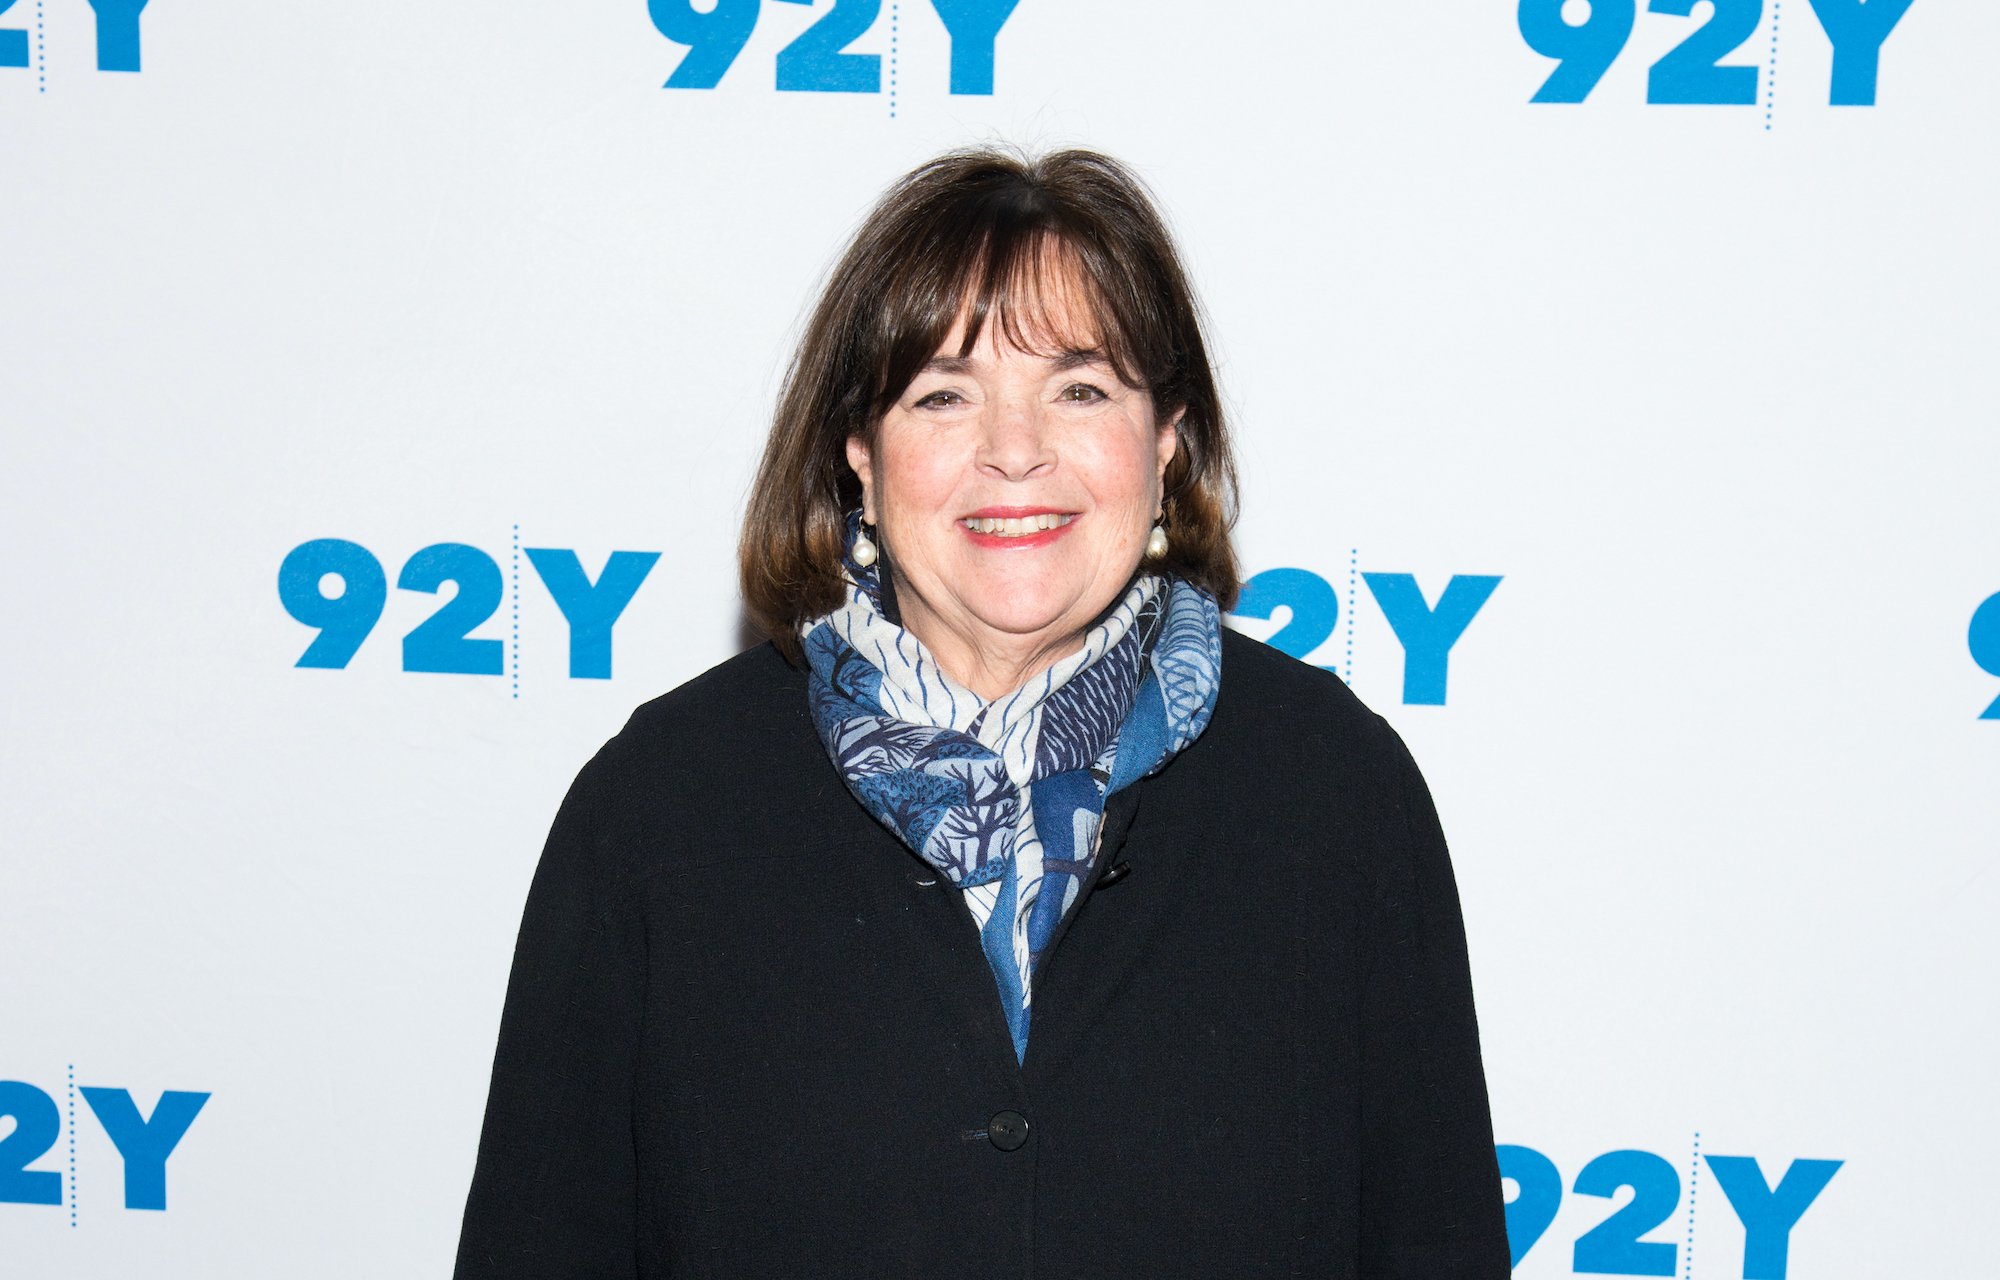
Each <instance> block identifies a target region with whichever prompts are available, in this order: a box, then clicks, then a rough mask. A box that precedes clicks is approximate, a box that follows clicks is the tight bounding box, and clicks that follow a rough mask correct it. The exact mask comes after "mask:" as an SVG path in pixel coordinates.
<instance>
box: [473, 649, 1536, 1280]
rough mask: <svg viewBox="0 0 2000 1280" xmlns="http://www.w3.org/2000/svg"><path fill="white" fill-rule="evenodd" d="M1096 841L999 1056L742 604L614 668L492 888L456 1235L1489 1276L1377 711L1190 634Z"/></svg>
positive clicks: (1428, 935) (1015, 1267)
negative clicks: (1165, 737)
mask: <svg viewBox="0 0 2000 1280" xmlns="http://www.w3.org/2000/svg"><path fill="white" fill-rule="evenodd" d="M1096 867H1097V872H1096V874H1097V877H1098V878H1097V881H1096V883H1095V884H1094V885H1093V886H1092V887H1089V888H1086V889H1085V890H1084V891H1083V892H1082V893H1081V894H1080V895H1079V897H1078V899H1077V901H1076V903H1074V904H1073V905H1072V906H1071V908H1070V912H1069V915H1068V917H1067V918H1066V920H1065V922H1064V924H1063V925H1062V926H1061V927H1060V929H1059V931H1058V933H1057V935H1056V941H1055V943H1054V944H1053V945H1052V949H1051V950H1050V951H1049V952H1048V954H1047V956H1046V958H1045V960H1044V961H1043V963H1042V966H1041V967H1040V968H1039V969H1038V971H1037V973H1036V975H1035V991H1034V1022H1033V1026H1032V1029H1031V1032H1030V1035H1029V1040H1028V1050H1027V1061H1026V1063H1025V1064H1022V1065H1017V1064H1016V1062H1015V1059H1014V1049H1013V1044H1012V1042H1011V1041H1010V1040H1009V1039H1008V1035H1007V1025H1006V1020H1005V1018H1004V1017H1003V1016H1002V1013H1001V1009H1000V1001H999V996H998V994H997V993H996V991H995V990H994V985H993V976H992V973H991V972H990V971H989V970H988V968H987V966H986V960H985V958H984V957H983V956H982V955H981V953H980V950H979V939H978V935H977V933H976V931H975V930H974V927H973V924H972V918H971V916H970V914H969V913H968V912H967V909H966V907H965V904H964V902H963V900H962V894H961V892H960V891H959V890H958V889H956V888H954V887H953V886H952V885H951V884H950V883H949V882H948V881H943V880H941V879H940V878H939V877H938V876H937V875H936V873H935V872H933V871H932V870H931V869H930V868H929V867H928V866H926V865H925V864H924V863H923V862H922V861H920V860H919V859H918V858H917V857H916V855H914V854H912V853H911V852H910V851H909V850H908V849H907V848H906V847H904V845H903V844H901V843H900V842H899V841H898V840H897V839H896V838H895V837H894V836H892V835H890V834H889V833H888V832H887V831H885V830H884V829H883V828H882V827H881V826H879V825H877V824H876V822H875V821H874V820H873V819H872V818H871V817H869V815H868V813H867V812H866V811H865V810H864V809H862V807H861V806H860V805H859V804H858V803H857V802H856V801H855V800H854V799H853V797H852V796H850V795H849V794H848V792H847V789H846V787H845V786H844V785H842V783H841V780H840V778H839V777H838V775H836V773H835V772H834V769H833V766H832V764H831V763H830V762H829V760H828V759H827V755H826V752H825V750H824V748H822V746H821V745H820V740H819V737H818V736H817V734H816V733H815V732H814V729H813V725H812V722H811V719H810V717H809V716H808V714H807V710H806V690H805V679H804V676H803V674H802V673H800V672H799V671H796V670H794V669H793V668H791V667H790V666H788V665H786V663H785V662H784V660H783V659H782V658H780V657H779V656H778V654H777V652H776V651H775V650H773V649H772V648H771V647H770V646H768V645H766V646H762V647H759V648H756V649H753V650H751V651H749V652H748V653H744V654H742V655H740V656H738V657H736V658H733V659H731V660H729V661H728V662H725V663H723V664H722V665H721V666H719V667H716V668H715V669H714V670H712V671H710V672H708V673H707V674H706V675H703V676H701V677H699V678H698V679H696V680H693V681H691V682H690V683H688V684H686V685H684V686H682V687H681V688H679V689H677V690H675V691H674V692H672V693H670V694H667V695H666V696H665V697H662V698H659V699H656V700H655V701H653V702H649V703H647V704H646V705H645V706H643V707H641V708H639V710H638V711H637V712H636V713H634V715H633V716H632V719H631V722H630V723H629V724H628V725H627V726H626V727H625V729H624V731H623V732H621V733H620V734H619V735H618V736H617V737H616V738H614V739H612V740H611V741H610V742H609V743H608V744H606V745H605V747H604V748H603V750H602V751H600V752H599V753H598V755H597V756H596V758H595V759H593V760H592V761H591V762H590V763H589V764H588V765H586V766H585V767H584V769H583V771H582V773H581V774H580V775H579V776H578V778H577V780H576V783H575V785H574V786H573V787H572V788H571V790H570V793H569V797H568V799H567V800H565V801H564V803H563V806H562V809H561V812H560V813H559V814H558V815H557V818H556V822H555V827H554V830H553V831H552V832H551V833H550V835H549V841H548V846H547V848H546V850H545V851H544V852H543V854H542V861H541V865H540V868H539V870H538V871H537V872H536V874H535V879H534V885H533V888H532V889H531V890H530V892H529V895H528V904H527V913H526V918H525V919H524V921H523V922H522V925H521V934H520V941H519V946H518V949H517V951H516V952H515V957H514V970H513V977H512V980H511V983H510V985H509V987H508V992H507V1001H506V1007H505V1012H504V1014H503V1016H502V1019H501V1024H500V1042H499V1050H498V1052H497V1054H496V1055H495V1057H494V1063H493V1085H492V1092H491V1094H490V1096H489V1100H488V1103H487V1111H486V1125H485V1132H484V1135H483V1137H482V1138H481V1140H480V1144H479V1160H478V1166H477V1168H476V1170H475V1172H474V1174H473V1179H472V1189H471V1195H470V1197H469V1199H468V1201H467V1203H466V1208H465V1222H464V1231H463V1234H462V1236H461V1238H460V1241H459V1253H458V1270H457V1275H458V1276H459V1277H461V1280H486V1278H488V1277H523V1278H525V1277H535V1280H554V1278H557V1277H572V1276H593V1277H597V1276H602V1277H614V1276H615V1277H641V1276H643V1277H669V1276H671V1277H682V1276H690V1277H693V1276H699V1277H716V1278H730V1277H786V1278H788V1280H791V1278H801V1280H803V1278H820V1277H844V1276H853V1277H867V1278H868V1280H881V1278H882V1277H894V1276H908V1277H923V1280H939V1278H941V1277H951V1278H952V1280H975V1278H979V1277H996V1278H997V1277H1008V1278H1009V1280H1020V1278H1022V1277H1093V1278H1096V1277H1149V1278H1150V1277H1208V1276H1215V1277H1222V1276H1227V1277H1239V1276H1312V1277H1370V1278H1374V1277H1409V1278H1410V1280H1456V1278H1460V1277H1464V1278H1467V1280H1484V1278H1486V1277H1493V1278H1494V1280H1500V1278H1502V1277H1505V1276H1507V1275H1508V1272H1509V1267H1508V1255H1507V1244H1506V1236H1505V1229H1504V1225H1503V1211H1502V1201H1501V1191H1500V1176H1499V1171H1498V1169H1497V1167H1496V1164H1495V1160H1494V1152H1493V1136H1492V1126H1491V1122H1490V1120H1489V1119H1488V1114H1487V1103H1486V1087H1485V1081H1484V1079H1483V1077H1482V1075H1481V1071H1480V1062H1479V1042H1478V1031H1477V1028H1476V1026H1475V1025H1474V1021H1473V1007H1472V991H1471V986H1470V982H1469V979H1468V977H1467V970H1466V955H1465V938H1464V931H1463V927H1462V925H1461V923H1460V917H1459V908H1458V898H1457V891H1456V889H1455V887H1454V885H1453V881H1452V874H1451V866H1450V862H1449V859H1448V857H1447V855H1446V852H1445V842H1444V836H1443V834H1442V833H1441V832H1440V830H1439V828H1438V823H1437V817H1436V812H1435V810H1434V809H1433V808H1432V805H1431V800H1430V796H1429V793H1428V792H1427V791H1426V790H1425V788H1424V783H1423V780H1422V778H1421V777H1420V776H1419V775H1418V773H1417V769H1416V766H1415V764H1413V763H1412V762H1411V759H1410V756H1409V754H1408V752H1407V751H1406V750H1405V749H1404V747H1403V744H1402V742H1401V741H1400V740H1399V739H1398V738H1397V737H1396V735H1395V733H1394V731H1392V730H1391V729H1390V728H1389V727H1388V725H1387V724H1386V723H1385V722H1384V721H1383V720H1381V719H1380V718H1379V717H1377V716H1375V715H1374V714H1372V713H1371V712H1369V711H1368V710H1367V709H1366V708H1364V707H1363V706H1362V705H1361V703H1360V702H1359V701H1358V700H1356V698H1355V697H1354V696H1353V694H1351V693H1349V692H1348V689H1347V687H1346V686H1345V685H1344V684H1342V683H1341V682H1340V680H1338V679H1337V678H1335V677H1334V676H1332V675H1329V674H1327V673H1325V672H1323V671H1319V670H1317V669H1315V668H1312V667H1309V666H1306V665H1305V664H1303V663H1300V662H1296V661H1294V660H1293V659H1291V658H1288V657H1285V656H1284V655H1282V654H1280V653H1278V652H1276V651H1275V650H1273V649H1270V648H1268V647H1266V646H1264V645H1262V644H1259V643H1257V642H1256V641H1253V640H1249V639H1246V638H1244V637H1242V636H1238V635H1235V634H1233V633H1231V634H1228V635H1226V637H1225V640H1224V645H1223V664H1222V689H1221V693H1220V696H1219V698H1218V700H1217V704H1216V708H1215V716H1214V719H1213V721H1212V722H1211V723H1210V725H1209V727H1208V731H1207V732H1206V733H1205V734H1204V735H1203V736H1202V737H1201V738H1200V739H1199V740H1198V741H1196V742H1195V743H1194V744H1193V745H1192V746H1190V747H1189V748H1188V749H1187V750H1186V751H1184V752H1182V753H1181V755H1180V756H1178V757H1177V758H1175V759H1174V760H1173V761H1172V762H1171V763H1170V764H1169V765H1168V766H1167V768H1166V769H1165V770H1163V771H1162V772H1161V773H1159V774H1158V775H1156V776H1154V777H1152V778H1149V779H1146V780H1144V781H1142V782H1139V783H1137V784H1135V785H1134V786H1132V787H1130V788H1128V789H1127V790H1125V791H1123V792H1120V793H1119V794H1118V795H1116V796H1114V797H1112V800H1111V803H1110V805H1109V806H1108V807H1107V810H1106V814H1105V828H1104V843H1103V848H1102V853H1101V854H1100V856H1099V858H1098V861H1097V864H1096Z"/></svg>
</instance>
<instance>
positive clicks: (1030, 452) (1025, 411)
mask: <svg viewBox="0 0 2000 1280" xmlns="http://www.w3.org/2000/svg"><path fill="white" fill-rule="evenodd" d="M983 425H984V428H985V439H984V440H983V441H982V442H981V445H980V450H979V467H980V469H981V470H983V471H985V472H987V473H988V474H990V475H992V476H994V478H996V479H1004V480H1028V479H1032V478H1033V477H1035V476H1037V475H1040V474H1042V473H1044V472H1046V471H1048V470H1050V469H1052V468H1053V467H1054V466H1055V463H1056V455H1055V448H1054V443H1055V442H1054V437H1053V434H1052V433H1051V432H1050V430H1049V427H1050V424H1049V422H1048V419H1047V417H1046V416H1045V415H1044V414H1043V412H1042V409H1041V406H1040V405H1038V404H1035V403H1034V402H1032V401H1021V400H1003V401H997V402H995V403H994V404H992V405H991V406H990V407H989V411H988V413H987V414H986V415H985V421H984V424H983Z"/></svg>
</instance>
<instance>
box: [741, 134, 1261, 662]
mask: <svg viewBox="0 0 2000 1280" xmlns="http://www.w3.org/2000/svg"><path fill="white" fill-rule="evenodd" d="M1054 270H1062V271H1073V272H1074V273H1075V277H1076V278H1077V279H1078V280H1080V281H1081V282H1082V284H1083V286H1084V293H1085V296H1086V299H1087V306H1088V312H1089V316H1090V319H1091V320H1092V322H1093V323H1094V326H1095V329H1096V339H1097V342H1098V345H1100V346H1101V347H1102V348H1103V349H1104V351H1105V353H1106V355H1107V356H1108V357H1109V359H1110V361H1111V363H1112V365H1113V366H1114V368H1115V369H1116V371H1117V373H1118V376H1119V377H1120V378H1122V379H1124V381H1125V382H1126V383H1127V385H1130V386H1133V387H1143V388H1144V389H1145V390H1146V391H1147V393H1148V394H1150V395H1151V397H1152V399H1153V407H1154V411H1155V413H1156V414H1157V415H1158V419H1159V420H1160V421H1166V420H1167V419H1169V418H1171V417H1172V416H1173V415H1174V414H1175V413H1180V414H1181V420H1180V425H1179V434H1180V440H1179V444H1178V446H1177V448H1176V449H1175V451H1174V456H1173V460H1172V461H1171V462H1169V463H1168V465H1167V472H1166V477H1165V485H1164V495H1165V501H1164V508H1165V512H1166V525H1167V530H1168V533H1169V536H1170V539H1171V547H1170V549H1169V550H1168V552H1167V555H1166V557H1165V559H1164V561H1159V562H1154V563H1155V564H1157V565H1158V567H1160V568H1162V569H1164V570H1165V571H1167V572H1170V573H1173V574H1175V575H1178V576H1179V577H1182V578H1185V579H1187V580H1188V581H1190V582H1193V583H1195V584H1196V585H1198V586H1200V587H1202V588H1204V589H1205V590H1207V591H1209V592H1210V593H1212V594H1213V595H1214V596H1215V597H1216V599H1218V600H1219V601H1221V603H1222V605H1223V607H1224V608H1225V609H1226V608H1228V607H1229V606H1230V605H1231V604H1233V603H1234V602H1235V600H1236V592H1237V586H1238V583H1237V577H1236V556H1235V553H1234V552H1233V551H1232V550H1231V549H1230V545H1229V530H1230V526H1231V525H1232V524H1234V523H1235V518H1236V465H1235V460H1234V459H1233V458H1232V456H1231V454H1230V450H1229V437H1228V433H1227V431H1226V429H1225V427H1224V425H1223V418H1222V402H1221V398H1220V397H1219V395H1218V394H1217V392H1216V387H1215V375H1214V372H1213V371H1212V370H1211V369H1210V367H1209V362H1208V347H1207V344H1206V343H1205V342H1204V341H1203V339H1202V323H1201V316H1200V311H1199V307H1198V305H1197V304H1196V302H1195V299H1194V294H1193V292H1192V291H1191V290H1190V289H1189V287H1188V282H1187V275H1186V272H1185V271H1184V270H1183V269H1182V267H1181V263H1180V258H1179V255H1178V254H1176V253H1175V251H1174V246H1173V241H1172V238H1171V237H1170V236H1169V235H1168V234H1167V229H1166V226H1165V225H1164V224H1163V223H1162V222H1161V220H1160V215H1159V213H1158V212H1157V211H1156V210H1155V209H1154V207H1153V204H1152V201H1151V200H1150V199H1149V198H1148V197H1147V193H1146V189H1145V186H1144V184H1142V183H1141V182H1140V181H1139V179H1138V177H1137V176H1136V175H1134V174H1133V173H1132V172H1131V171H1130V170H1128V169H1126V168H1125V167H1124V166H1123V165H1121V164H1119V163H1118V162H1117V161H1115V160H1113V159H1111V158H1110V157H1108V156H1103V155H1099V154H1097V153H1096V152H1092V151H1058V152H1055V153H1053V154H1051V155H1047V156H1043V157H1041V158H1040V159H1034V158H1031V157H1029V156H1026V155H1023V154H1019V153H1015V152H1011V151H1006V150H998V149H993V148H979V149H975V150H967V151H956V152H952V153H950V154H947V155H943V156H939V157H938V158H937V159H935V160H932V161H930V162H928V163H926V164H924V165H921V166H919V167H918V168H917V169H915V170H913V171H912V172H911V173H909V174H907V175H906V176H904V177H903V178H902V179H901V180H900V181H898V182H897V183H896V184H895V185H894V186H892V187H890V188H889V190H888V191H887V192H886V193H884V195H883V196H882V198H881V200H880V201H878V202H877V203H876V205H875V208H874V209H873V210H872V211H871V212H870V213H869V215H868V217H867V218H866V220H864V221H863V222H862V224H861V227H860V229H859V230H858V231H856V232H855V235H854V239H853V240H852V241H851V242H850V243H849V245H848V247H847V251H846V252H845V253H843V254H842V255H841V257H840V260H839V262H837V263H836V264H835V265H834V268H833V271H832V273H831V274H830V275H829V276H828V278H827V282H826V286H825V288H824V289H823V290H822V291H821V293H820V296H819V301H818V303H817V305H815V306H814V308H813V312H812V318H811V319H810V320H809V321H808V322H807V324H806V331H805V336H804V338H803V339H802V340H801V341H800V343H799V347H798V351H797V352H796V353H795V354H794V355H793V357H792V363H791V367H790V368H789V369H788V370H787V372H786V374H785V381H784V387H783V389H782V391H780V393H779V396H778V407H777V412H776V414H775V416H774V418H773V420H772V423H771V435H770V438H769V440H767V441H766V442H765V445H764V460H763V462H762V463H761V464H760V465H759V467H758V470H757V479H756V481H755V483H754V484H753V486H752V488H751V492H750V502H749V509H748V510H747V511H746V513H745V515H744V519H743V536H742V540H741V542H740V543H739V546H738V553H737V554H738V562H739V569H740V572H741V574H742V583H743V600H744V604H745V606H746V607H747V609H748V611H749V614H750V617H751V619H752V620H753V621H754V622H755V623H756V624H757V625H758V626H759V627H760V628H762V629H763V631H764V632H765V633H766V634H767V635H769V636H770V637H771V639H772V641H773V642H774V643H775V644H776V645H777V646H778V648H779V649H780V650H781V651H782V652H783V653H784V654H785V655H786V656H787V657H788V658H790V659H792V660H793V661H795V662H796V661H797V660H798V658H799V655H800V644H799V638H798V627H799V626H800V624H802V623H803V622H805V621H806V620H807V619H810V618H813V617H817V616H818V615H820V614H823V613H827V612H829V611H831V610H832V609H834V608H836V607H837V606H838V605H839V604H840V602H841V600H842V599H843V598H844V587H843V586H842V580H841V554H842V551H843V549H844V545H845V536H846V529H845V513H846V512H848V511H850V510H852V509H853V508H855V507H857V506H858V505H860V501H861V484H860V480H859V479H858V478H857V477H856V476H855V474H854V472H853V470H852V469H851V468H850V467H849V466H848V465H847V455H846V443H847V439H848V437H849V436H856V435H858V436H862V437H863V438H865V439H872V436H873V433H874V430H875V427H876V425H877V424H878V423H879V422H880V421H881V420H882V416H883V414H885V413H886V412H887V411H888V410H889V408H890V407H891V406H893V405H894V404H895V402H896V399H897V397H899V396H901V395H902V394H903V392H904V391H905V390H907V389H908V388H909V385H910V382H911V381H912V380H913V379H914V378H915V377H916V375H917V373H918V371H919V370H920V369H921V368H922V367H923V365H924V364H925V362H926V361H928V360H929V359H930V358H931V357H932V356H934V355H936V354H937V351H938V347H939V345H940V344H941V343H942V342H943V341H944V339H945V338H946V336H947V335H949V334H950V332H951V328H952V325H953V324H954V323H955V322H956V321H957V319H958V317H959V315H960V314H961V313H963V314H965V316H966V329H965V341H964V344H963V346H962V348H961V350H960V351H959V355H961V356H964V355H968V354H970V353H971V351H972V348H973V346H974V344H975V343H976V342H977V340H978V337H979V332H980V328H981V326H982V325H983V324H984V323H985V321H986V320H987V319H988V318H989V317H991V316H993V315H994V313H995V312H996V311H997V312H998V317H997V319H998V323H999V324H1000V325H1001V327H1002V331H1003V332H1004V334H1005V335H1006V337H1007V340H1008V341H1009V342H1010V343H1012V344H1013V345H1014V346H1016V347H1019V348H1021V349H1022V350H1025V351H1033V350H1034V349H1033V348H1032V347H1030V346H1029V345H1028V341H1027V335H1026V334H1025V333H1024V332H1023V328H1022V322H1021V313H1022V312H1023V311H1025V310H1028V309H1029V305H1032V302H1033V300H1036V299H1042V298H1047V297H1048V296H1049V295H1048V294H1047V293H1044V292H1042V291H1041V290H1040V288H1039V281H1040V277H1041V276H1042V274H1043V273H1045V272H1048V271H1054ZM1024 302H1025V303H1027V304H1028V305H1024Z"/></svg>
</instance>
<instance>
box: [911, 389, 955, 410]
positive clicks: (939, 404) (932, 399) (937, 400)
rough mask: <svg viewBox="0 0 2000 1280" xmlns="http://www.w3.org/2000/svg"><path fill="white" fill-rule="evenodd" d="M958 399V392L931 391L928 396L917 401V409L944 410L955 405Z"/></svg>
mask: <svg viewBox="0 0 2000 1280" xmlns="http://www.w3.org/2000/svg"><path fill="white" fill-rule="evenodd" d="M958 398H959V395H958V392H956V391H933V392H931V393H930V394H929V395H927V396H924V397H923V398H922V399H920V400H918V401H917V407H918V408H919V409H922V408H933V409H945V408H949V407H950V406H951V405H952V404H953V403H955V402H956V401H957V400H958Z"/></svg>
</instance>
